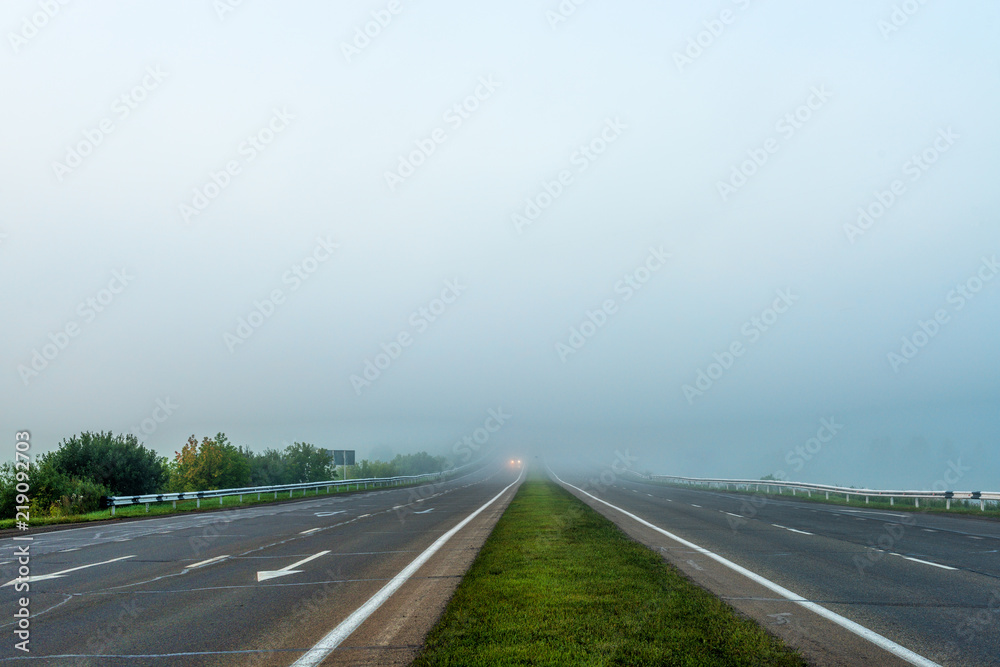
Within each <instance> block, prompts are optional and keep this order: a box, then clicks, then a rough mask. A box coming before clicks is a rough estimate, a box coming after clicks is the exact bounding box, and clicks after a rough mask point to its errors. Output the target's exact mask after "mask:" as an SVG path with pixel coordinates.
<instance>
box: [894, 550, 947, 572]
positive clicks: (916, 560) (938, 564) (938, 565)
mask: <svg viewBox="0 0 1000 667" xmlns="http://www.w3.org/2000/svg"><path fill="white" fill-rule="evenodd" d="M889 553H891V554H892V555H893V556H899V557H900V558H905V559H906V560H912V561H913V562H914V563H923V564H924V565H933V566H934V567H939V568H941V569H942V570H957V569H958V568H957V567H951V566H950V565H942V564H941V563H932V562H930V561H929V560H920V559H919V558H913V557H912V556H904V555H903V554H897V553H895V552H892V551H890V552H889Z"/></svg>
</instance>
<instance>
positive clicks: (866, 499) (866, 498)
mask: <svg viewBox="0 0 1000 667" xmlns="http://www.w3.org/2000/svg"><path fill="white" fill-rule="evenodd" d="M867 504H868V496H865V505H867Z"/></svg>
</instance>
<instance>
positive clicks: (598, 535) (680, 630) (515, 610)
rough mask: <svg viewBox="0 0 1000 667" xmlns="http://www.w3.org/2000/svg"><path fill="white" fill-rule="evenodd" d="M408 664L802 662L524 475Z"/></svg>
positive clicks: (597, 518)
mask: <svg viewBox="0 0 1000 667" xmlns="http://www.w3.org/2000/svg"><path fill="white" fill-rule="evenodd" d="M414 664H415V665H522V664H523V665H528V664H530V665H691V666H695V665H697V666H698V667H704V666H711V665H720V666H721V665H796V666H800V665H805V664H806V663H805V662H804V661H803V660H802V659H801V658H800V657H799V656H798V655H797V654H796V653H794V652H793V651H792V650H791V649H789V648H787V647H786V646H784V644H783V643H782V642H781V641H780V640H778V639H776V638H774V637H772V636H771V635H769V634H767V633H766V632H765V631H764V630H763V629H762V628H761V627H760V626H758V625H757V624H756V623H754V622H752V621H749V620H746V619H744V618H742V617H739V616H738V615H737V614H736V612H734V611H733V610H732V609H731V608H730V607H728V606H726V605H725V603H723V602H722V601H721V600H719V599H718V598H716V597H714V596H713V595H711V594H710V593H708V592H706V591H705V590H704V589H702V588H699V587H698V586H696V585H694V584H693V583H691V582H690V581H689V580H688V579H687V578H685V577H684V575H683V574H681V573H680V572H679V571H678V570H676V569H675V568H673V567H672V566H670V565H669V564H667V563H666V562H664V561H663V559H662V558H661V557H660V556H659V555H658V554H656V553H654V552H653V551H652V550H650V549H648V548H647V547H645V546H643V545H641V544H639V543H637V542H635V541H633V540H631V539H630V538H629V537H628V536H626V535H625V534H624V533H623V532H622V531H621V530H620V529H619V528H618V527H617V526H615V525H614V524H613V523H611V522H610V521H608V520H607V519H605V518H604V517H602V516H601V515H600V514H598V513H597V512H595V511H593V510H592V509H590V508H589V507H587V506H586V505H584V504H583V503H582V502H580V501H579V500H577V499H576V498H574V497H573V496H571V495H570V494H569V493H567V492H566V491H565V490H563V489H562V488H561V487H559V486H557V485H556V484H554V483H552V482H550V481H548V480H546V479H543V478H542V477H541V476H540V475H538V474H535V475H532V476H529V478H528V480H527V481H526V482H525V483H524V484H523V485H522V486H521V488H520V490H519V491H518V493H517V495H516V496H515V497H514V500H513V501H512V502H511V504H510V506H509V507H508V509H507V511H506V512H505V513H504V515H503V517H501V519H500V521H499V522H498V523H497V525H496V528H495V529H494V531H493V533H492V535H490V537H489V539H487V541H486V543H485V544H484V545H483V549H482V551H480V553H479V556H478V557H477V558H476V560H475V562H474V563H473V565H472V567H471V568H470V570H469V572H468V574H466V576H465V578H464V579H463V580H462V583H461V584H460V585H459V587H458V589H457V590H456V592H455V595H454V597H453V598H452V600H451V602H450V603H449V605H448V607H447V609H446V610H445V613H444V615H443V616H442V618H441V620H440V621H439V622H438V624H437V625H436V626H435V627H434V628H433V630H431V633H430V635H429V636H428V638H427V642H426V644H425V646H424V649H423V651H422V653H421V654H420V656H419V657H418V658H417V660H416V662H415V663H414Z"/></svg>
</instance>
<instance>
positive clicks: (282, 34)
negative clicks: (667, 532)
mask: <svg viewBox="0 0 1000 667" xmlns="http://www.w3.org/2000/svg"><path fill="white" fill-rule="evenodd" d="M681 5H683V6H678V3H654V2H630V1H621V0H619V1H616V2H607V1H602V0H589V1H587V2H582V4H579V6H577V5H576V4H575V3H573V2H571V1H570V0H565V1H564V2H562V3H561V4H560V3H559V2H557V1H556V0H551V1H549V2H525V1H522V0H513V1H509V2H504V3H488V4H485V5H482V4H481V3H479V4H477V3H467V2H466V3H463V2H440V3H429V2H412V3H411V2H408V1H406V0H391V1H390V0H377V1H372V2H359V3H323V2H317V1H303V2H292V3H289V2H265V1H264V0H246V1H244V2H241V3H237V2H236V0H217V1H213V0H174V1H172V2H169V3H150V2H144V3H136V2H129V3H126V2H106V3H99V4H95V3H83V2H68V3H66V4H60V3H59V2H57V1H56V0H43V1H38V0H36V1H29V0H9V1H8V2H5V3H4V6H3V9H2V10H0V28H2V30H3V33H4V44H3V45H2V46H0V90H2V91H3V104H2V105H0V133H2V151H0V280H2V281H3V282H2V284H3V285H4V287H5V289H4V290H3V298H2V300H0V320H2V322H3V329H2V339H0V343H2V345H0V349H2V353H3V357H4V361H3V373H2V374H0V405H2V406H3V407H2V415H0V425H2V431H0V432H2V433H6V434H8V435H7V436H2V437H7V438H8V440H9V442H10V443H11V450H10V451H11V452H12V451H13V442H14V437H13V436H14V432H15V431H16V430H21V429H28V430H31V431H32V433H33V436H34V441H35V451H36V452H41V451H45V450H47V449H50V448H52V447H54V446H55V445H56V443H58V441H60V440H61V439H62V438H64V437H67V436H69V435H72V434H74V433H78V432H80V431H82V430H96V429H110V430H113V431H116V432H123V431H124V432H127V431H136V432H138V433H140V435H141V436H142V438H143V440H144V441H145V442H146V443H147V444H148V445H150V446H152V447H154V448H155V449H157V450H158V451H160V452H162V453H163V454H169V453H172V452H173V451H175V450H177V449H179V447H180V446H181V444H182V443H183V442H184V440H185V439H186V438H187V436H188V435H190V434H192V433H194V434H196V435H198V436H199V437H201V436H204V435H210V434H214V433H215V432H217V431H225V432H226V433H227V434H229V436H230V438H231V439H232V440H233V441H235V442H237V443H239V444H248V445H250V446H251V447H253V448H254V449H263V448H264V447H267V446H281V444H282V443H288V442H291V441H293V440H306V441H309V442H314V443H316V444H317V445H319V446H326V447H338V448H339V447H346V448H354V449H357V450H358V454H359V456H362V457H363V456H367V455H369V454H370V453H372V452H373V448H375V450H374V451H379V452H381V453H383V454H388V453H392V452H401V451H411V450H414V449H430V450H432V451H435V452H444V451H451V450H452V443H454V442H456V441H457V440H459V439H460V438H462V437H463V436H470V437H471V436H473V434H474V433H475V430H476V429H477V428H481V427H482V428H485V427H486V426H489V427H490V428H493V429H494V432H493V433H491V434H489V438H490V439H489V443H490V444H497V443H500V444H504V445H510V446H513V447H516V448H520V449H521V450H523V451H526V452H529V451H530V452H540V453H545V452H548V453H552V454H555V453H564V454H567V455H577V456H587V457H592V458H593V460H595V461H598V462H601V461H605V462H606V465H610V464H611V463H612V461H613V456H612V452H613V451H614V450H615V449H616V448H625V447H628V448H631V450H632V451H633V452H634V453H636V455H637V456H638V457H639V463H638V464H637V465H638V466H639V467H641V468H644V469H649V470H652V471H655V472H660V473H677V474H691V475H728V476H750V477H758V476H760V475H762V474H765V473H767V472H772V471H775V470H779V469H781V470H784V471H786V472H787V474H788V476H789V477H791V478H795V479H802V480H807V481H828V482H843V483H855V484H857V483H863V484H873V485H877V484H881V485H892V484H896V485H907V486H911V487H913V486H923V487H927V486H930V485H931V484H933V483H934V482H935V481H936V480H938V479H940V478H942V476H943V475H944V473H945V472H946V471H947V470H948V469H949V462H953V463H956V464H958V465H960V466H961V467H962V469H963V472H962V477H961V479H960V481H959V482H958V483H957V484H956V486H957V487H960V488H980V487H982V488H985V487H992V488H996V487H1000V417H998V412H1000V411H998V406H1000V383H998V370H1000V346H998V345H997V340H998V332H1000V308H998V304H1000V277H998V276H997V275H996V274H997V273H998V272H1000V266H998V265H997V258H998V254H1000V227H998V223H1000V220H998V215H997V214H998V202H1000V188H998V187H997V177H998V173H1000V169H998V167H997V162H996V159H997V157H996V156H997V154H998V152H1000V124H998V123H997V118H998V111H1000V42H998V40H997V38H996V36H997V34H998V28H1000V6H998V5H997V4H996V3H994V2H989V1H986V0H981V1H971V0H970V1H968V2H962V3H935V2H931V3H921V2H917V0H907V1H906V2H894V1H891V0H877V1H872V0H864V1H862V0H857V1H845V2H837V3H814V2H810V3H803V2H793V1H791V0H785V1H776V0H771V1H770V2H758V1H755V0H749V1H747V0H739V1H735V2H734V1H732V0H721V1H717V2H704V3H681ZM366 33H367V34H366ZM904 339H905V340H904ZM380 355H381V356H380ZM366 373H367V375H366ZM489 410H493V411H494V412H497V411H499V413H498V414H499V415H500V417H499V420H498V419H497V418H496V417H495V416H494V417H493V420H492V421H488V420H489V419H491V415H490V413H489V412H488V411H489ZM507 415H509V416H507ZM144 420H145V421H144ZM822 420H832V422H830V423H832V424H835V425H836V426H833V427H832V429H831V427H827V430H825V431H823V432H822V433H821V434H820V435H822V436H823V439H824V440H825V442H822V443H821V442H820V441H819V440H817V441H815V444H813V445H811V447H812V448H813V449H814V450H816V451H814V452H812V453H809V457H810V458H809V459H808V460H806V459H805V458H803V457H802V456H801V455H800V454H795V453H794V452H795V448H796V447H804V446H807V445H806V443H808V441H809V438H812V437H814V436H816V435H817V431H819V430H820V429H821V428H823V425H824V422H823V421H822ZM500 421H502V422H503V424H502V425H500V424H499V422H500ZM495 427H496V428H495ZM485 433H486V431H481V432H480V437H482V435H483V434H485ZM817 445H821V446H820V447H818V448H817ZM959 458H960V459H961V463H958V459H959ZM800 459H801V461H800ZM796 461H799V463H796ZM966 468H967V470H966Z"/></svg>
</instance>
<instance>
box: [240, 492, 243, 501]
mask: <svg viewBox="0 0 1000 667" xmlns="http://www.w3.org/2000/svg"><path fill="white" fill-rule="evenodd" d="M242 502H243V494H242V493H241V494H240V503H242Z"/></svg>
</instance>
